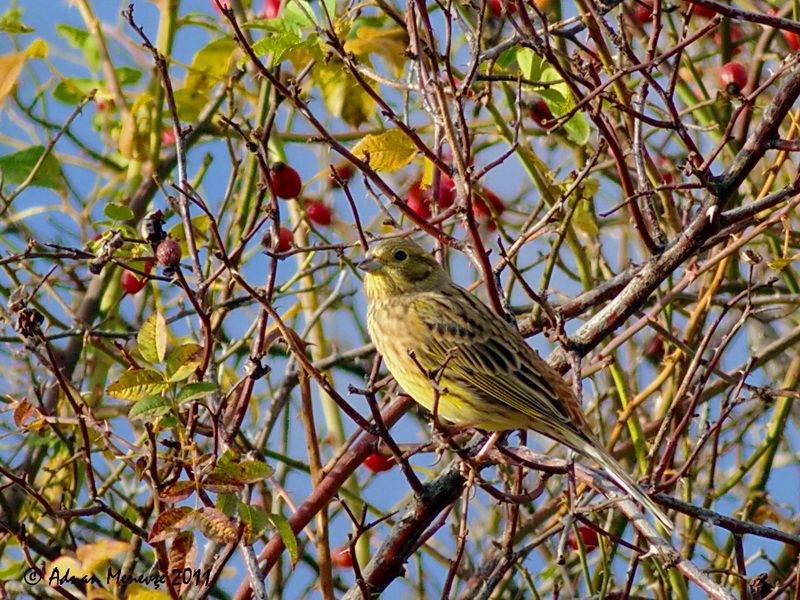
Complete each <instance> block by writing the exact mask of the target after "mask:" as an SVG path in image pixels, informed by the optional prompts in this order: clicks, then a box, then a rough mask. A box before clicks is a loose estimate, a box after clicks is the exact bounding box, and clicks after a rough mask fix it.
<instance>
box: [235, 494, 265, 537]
mask: <svg viewBox="0 0 800 600" xmlns="http://www.w3.org/2000/svg"><path fill="white" fill-rule="evenodd" d="M239 518H240V519H241V520H242V522H243V523H244V524H245V525H246V526H247V528H246V532H247V541H248V542H249V543H253V542H254V541H255V540H256V538H258V536H259V535H261V533H262V532H263V531H264V530H265V529H266V528H267V524H268V522H267V512H266V511H265V510H264V509H263V508H261V507H260V506H255V505H253V504H245V503H244V502H241V503H240V504H239Z"/></svg>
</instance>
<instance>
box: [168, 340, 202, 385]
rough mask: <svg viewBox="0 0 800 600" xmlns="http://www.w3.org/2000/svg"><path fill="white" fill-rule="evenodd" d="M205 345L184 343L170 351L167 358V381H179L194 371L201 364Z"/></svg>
mask: <svg viewBox="0 0 800 600" xmlns="http://www.w3.org/2000/svg"><path fill="white" fill-rule="evenodd" d="M202 353H203V347H202V346H199V345H197V344H183V345H182V346H178V347H177V348H175V349H174V350H173V351H172V352H170V355H169V358H168V359H167V381H169V382H170V383H177V382H178V381H183V380H184V379H186V378H187V377H189V375H191V374H192V373H194V371H195V369H196V368H197V367H198V366H199V365H200V360H201V358H202Z"/></svg>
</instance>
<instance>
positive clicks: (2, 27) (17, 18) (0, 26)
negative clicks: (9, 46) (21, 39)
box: [0, 8, 34, 34]
mask: <svg viewBox="0 0 800 600" xmlns="http://www.w3.org/2000/svg"><path fill="white" fill-rule="evenodd" d="M21 17H22V9H21V8H12V9H10V10H7V11H6V12H5V13H3V16H2V17H0V31H4V32H6V33H12V34H14V33H33V31H34V29H33V27H28V26H27V25H25V24H24V23H23V22H22V21H21Z"/></svg>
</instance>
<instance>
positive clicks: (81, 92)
mask: <svg viewBox="0 0 800 600" xmlns="http://www.w3.org/2000/svg"><path fill="white" fill-rule="evenodd" d="M100 87H101V84H100V83H99V82H97V81H95V80H94V79H87V78H85V77H67V78H65V79H62V80H61V81H59V82H58V83H57V84H56V87H55V88H53V98H55V99H56V100H58V101H59V102H63V103H64V104H67V105H69V106H75V105H76V104H78V103H79V102H80V101H81V100H83V99H84V98H85V97H86V96H87V95H88V94H89V92H91V91H92V90H96V89H98V88H100Z"/></svg>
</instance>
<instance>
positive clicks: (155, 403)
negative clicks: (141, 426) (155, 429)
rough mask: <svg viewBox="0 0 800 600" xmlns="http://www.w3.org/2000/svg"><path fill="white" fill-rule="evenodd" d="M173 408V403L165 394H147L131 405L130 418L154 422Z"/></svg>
mask: <svg viewBox="0 0 800 600" xmlns="http://www.w3.org/2000/svg"><path fill="white" fill-rule="evenodd" d="M170 410H172V404H171V403H170V401H169V399H167V398H165V397H164V396H147V397H146V398H142V399H141V400H139V401H138V402H136V404H134V405H133V406H131V409H130V410H129V411H128V419H130V420H131V421H133V420H140V421H147V422H148V423H152V422H153V421H155V420H156V419H157V418H158V417H161V416H164V415H166V414H167V413H168V412H170Z"/></svg>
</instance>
